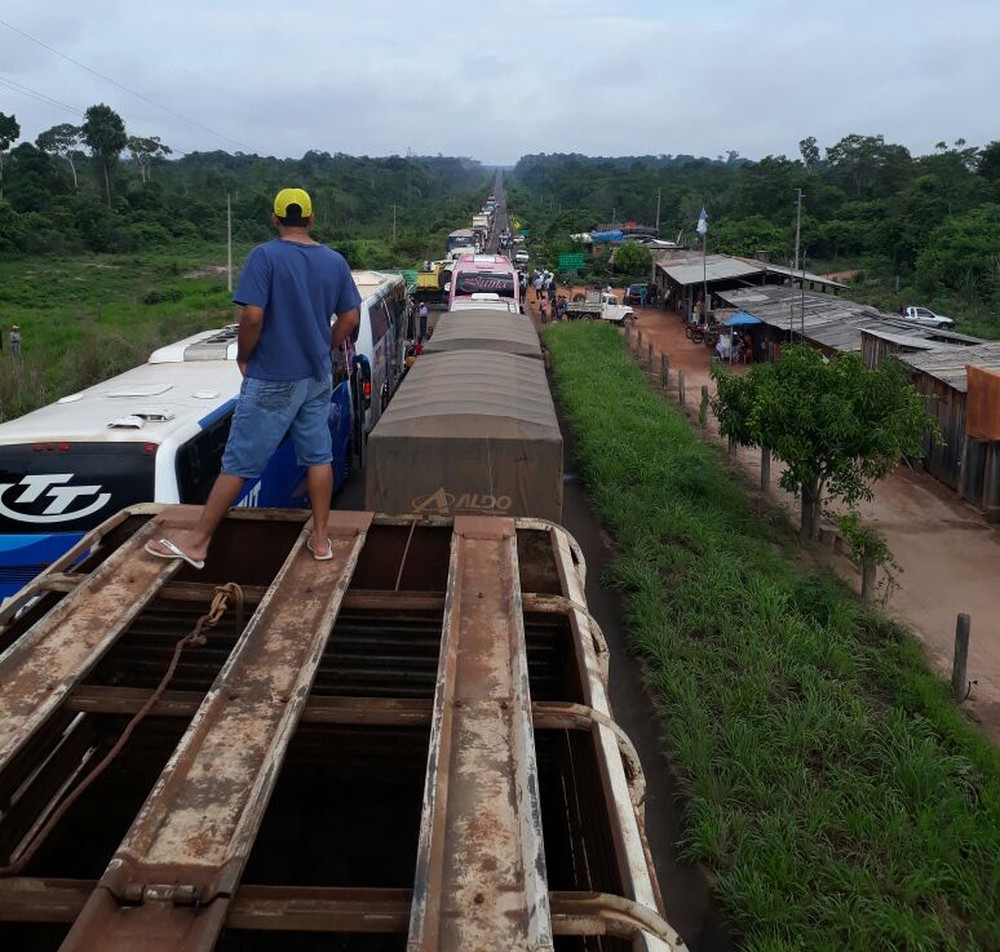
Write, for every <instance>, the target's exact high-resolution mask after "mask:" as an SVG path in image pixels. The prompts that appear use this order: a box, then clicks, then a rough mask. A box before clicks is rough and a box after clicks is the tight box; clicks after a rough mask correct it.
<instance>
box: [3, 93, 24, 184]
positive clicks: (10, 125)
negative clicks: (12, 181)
mask: <svg viewBox="0 0 1000 952" xmlns="http://www.w3.org/2000/svg"><path fill="white" fill-rule="evenodd" d="M20 134H21V127H20V126H19V125H18V124H17V119H16V118H15V117H14V116H7V115H5V114H4V113H2V112H0V198H3V154H4V152H6V151H7V150H8V149H9V148H10V147H11V146H12V145H13V144H14V143H15V142H16V141H17V137H18V136H19V135H20Z"/></svg>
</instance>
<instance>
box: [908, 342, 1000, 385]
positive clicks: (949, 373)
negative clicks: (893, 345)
mask: <svg viewBox="0 0 1000 952" xmlns="http://www.w3.org/2000/svg"><path fill="white" fill-rule="evenodd" d="M896 357H897V359H898V360H900V361H902V362H903V363H904V364H907V365H908V366H910V367H912V368H913V369H914V370H919V371H921V372H922V373H925V374H927V375H928V376H929V377H934V378H935V379H937V380H940V381H942V383H946V384H948V386H950V387H953V388H954V389H955V390H958V391H960V392H961V393H965V392H966V390H967V389H968V381H967V380H966V372H965V368H966V365H968V364H973V365H974V366H976V367H982V368H983V369H985V370H997V371H1000V341H996V340H991V341H986V342H985V343H982V344H979V345H978V346H976V347H939V348H936V349H934V350H929V351H926V352H924V353H921V354H897V355H896Z"/></svg>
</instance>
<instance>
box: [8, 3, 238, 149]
mask: <svg viewBox="0 0 1000 952" xmlns="http://www.w3.org/2000/svg"><path fill="white" fill-rule="evenodd" d="M0 26H5V27H7V29H8V30H11V31H12V32H14V33H17V34H18V35H19V36H23V37H24V38H25V39H26V40H30V41H31V42H32V43H35V44H36V45H38V46H40V47H41V48H42V49H43V50H47V51H48V52H49V53H54V54H55V55H56V56H58V57H61V58H62V59H64V60H66V62H67V63H72V64H73V65H74V66H76V67H78V68H79V69H82V70H85V71H86V72H88V73H90V74H91V75H93V76H96V77H97V78H98V79H103V80H104V81H105V82H106V83H111V85H112V86H115V87H117V88H118V89H121V90H122V91H123V92H126V93H128V94H129V95H130V96H135V98H136V99H141V100H142V101H143V102H145V103H148V104H149V105H150V106H154V107H155V108H157V109H160V110H162V111H163V112H165V113H167V114H168V115H170V116H173V117H174V118H175V119H180V120H181V122H186V123H189V124H190V125H192V126H197V127H198V128H199V129H201V130H203V131H204V132H209V133H211V134H212V135H214V136H218V137H219V138H220V139H225V140H226V141H227V142H232V143H233V144H234V145H238V146H239V147H240V148H241V149H243V150H245V151H247V152H254V151H256V150H255V149H254V148H253V147H252V146H249V145H247V144H246V143H245V142H240V140H239V139H234V138H232V136H227V135H225V134H224V133H222V132H218V131H217V130H215V129H211V128H209V127H208V126H206V125H203V124H202V123H200V122H198V121H196V120H194V119H188V117H187V116H182V115H181V114H180V113H179V112H174V110H173V109H169V108H167V107H166V106H161V105H160V104H159V103H158V102H154V101H153V100H152V99H150V98H148V97H147V96H143V95H142V93H138V92H136V91H135V90H134V89H131V88H129V87H128V86H126V85H125V84H124V83H119V82H118V81H117V80H115V79H112V78H111V77H110V76H105V75H104V74H103V73H99V72H97V70H95V69H91V68H90V67H89V66H87V64H86V63H81V62H80V61H79V60H75V59H73V57H71V56H67V55H66V54H65V53H62V52H60V51H59V50H57V49H55V48H54V47H51V46H49V45H48V44H47V43H43V42H42V41H41V40H39V39H38V38H37V37H34V36H32V35H31V34H30V33H25V32H24V30H19V29H18V28H17V27H16V26H13V25H11V24H10V23H8V22H7V21H6V20H2V19H0Z"/></svg>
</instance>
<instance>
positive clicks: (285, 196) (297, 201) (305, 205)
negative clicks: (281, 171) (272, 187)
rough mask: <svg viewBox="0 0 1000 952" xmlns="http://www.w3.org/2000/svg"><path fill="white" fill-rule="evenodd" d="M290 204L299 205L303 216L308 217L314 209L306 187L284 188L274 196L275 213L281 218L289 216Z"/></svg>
mask: <svg viewBox="0 0 1000 952" xmlns="http://www.w3.org/2000/svg"><path fill="white" fill-rule="evenodd" d="M289 205H298V206H299V208H300V209H301V215H302V217H303V218H308V217H309V216H310V215H311V214H312V211H313V205H312V199H311V198H310V197H309V193H308V192H307V191H306V190H305V189H304V188H283V189H282V190H281V191H280V192H278V194H277V195H275V196H274V214H275V215H277V216H278V217H279V218H287V217H288V206H289Z"/></svg>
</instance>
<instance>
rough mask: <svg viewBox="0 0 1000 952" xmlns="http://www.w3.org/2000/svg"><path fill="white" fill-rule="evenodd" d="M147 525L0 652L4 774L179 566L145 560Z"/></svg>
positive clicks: (0, 737)
mask: <svg viewBox="0 0 1000 952" xmlns="http://www.w3.org/2000/svg"><path fill="white" fill-rule="evenodd" d="M152 531H153V527H152V526H151V525H150V526H144V527H143V528H142V529H141V530H140V531H139V532H137V533H135V534H134V535H133V536H132V537H131V538H130V539H129V540H128V541H127V542H126V543H124V544H123V545H122V546H120V547H119V548H118V549H117V550H116V551H115V552H113V553H112V554H111V555H110V556H109V557H108V558H107V560H106V561H105V562H104V563H103V564H101V565H100V566H99V567H98V568H97V569H95V570H94V572H93V573H91V574H90V575H89V576H88V577H87V578H86V580H85V581H83V582H81V584H80V585H79V586H78V587H77V597H75V598H67V599H64V600H63V601H61V602H60V603H59V604H58V605H56V606H55V607H54V608H53V609H52V610H51V611H49V612H48V613H47V614H46V615H45V616H44V617H42V618H40V619H39V620H38V622H37V623H36V624H34V625H32V627H31V628H30V629H28V631H26V632H25V633H24V635H23V636H22V637H20V638H19V639H18V640H17V641H15V642H14V644H12V645H11V646H10V648H8V649H7V651H5V652H4V653H3V655H0V770H3V769H4V768H5V767H6V766H7V764H8V763H9V762H10V759H11V757H13V756H14V754H16V753H17V751H18V750H20V749H21V747H22V746H23V745H24V743H25V742H26V741H27V740H28V738H29V737H30V736H31V734H32V732H33V731H34V730H36V729H37V727H38V726H39V725H40V724H42V723H43V722H44V721H45V720H46V719H47V718H48V717H50V716H51V715H52V713H53V712H54V711H56V710H57V709H58V708H59V705H60V704H62V702H63V700H64V699H65V697H66V695H67V694H68V693H69V692H70V691H71V690H72V689H73V687H74V686H75V685H77V684H79V683H80V682H81V681H82V680H83V678H84V677H85V676H86V674H87V672H88V671H89V670H90V669H91V667H93V665H94V664H95V663H96V662H97V661H98V660H99V659H100V657H101V656H102V655H103V654H104V652H105V651H107V649H108V648H109V647H110V646H111V645H112V644H113V643H114V642H115V640H116V639H117V638H118V637H119V636H120V635H121V633H122V632H123V631H125V630H126V629H127V628H128V626H129V624H130V623H131V622H132V621H133V619H134V618H135V617H136V616H137V615H138V614H139V613H140V612H141V611H142V610H143V608H144V607H145V606H146V605H147V604H149V602H151V601H152V600H153V599H154V598H155V597H156V595H157V592H158V590H159V588H160V586H161V585H162V584H163V583H164V582H165V581H166V580H167V579H168V578H169V577H170V576H171V575H172V574H173V573H174V572H176V571H177V569H178V566H179V565H181V564H182V563H180V562H168V561H164V560H162V559H152V558H148V557H142V556H141V554H140V553H141V550H142V546H143V545H144V544H145V542H146V540H147V539H148V538H149V536H150V535H151V534H152Z"/></svg>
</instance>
